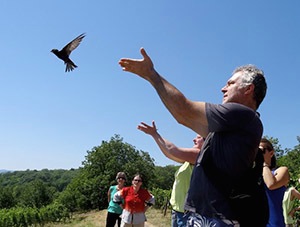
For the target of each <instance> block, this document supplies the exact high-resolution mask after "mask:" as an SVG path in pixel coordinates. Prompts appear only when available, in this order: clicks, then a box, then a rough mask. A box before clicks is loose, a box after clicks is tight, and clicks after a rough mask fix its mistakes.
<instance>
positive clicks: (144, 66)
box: [119, 48, 156, 81]
mask: <svg viewBox="0 0 300 227" xmlns="http://www.w3.org/2000/svg"><path fill="white" fill-rule="evenodd" d="M140 51H141V54H142V56H143V59H130V58H122V59H120V61H119V64H120V66H121V67H122V69H123V71H127V72H131V73H134V74H137V75H139V76H141V77H142V78H144V79H146V80H148V81H150V80H151V76H152V74H153V73H156V72H155V70H154V66H153V63H152V60H151V58H150V57H149V56H148V55H147V53H146V51H145V49H144V48H141V50H140Z"/></svg>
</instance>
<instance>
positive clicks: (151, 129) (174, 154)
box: [138, 121, 204, 227]
mask: <svg viewBox="0 0 300 227" xmlns="http://www.w3.org/2000/svg"><path fill="white" fill-rule="evenodd" d="M138 129H139V130H141V131H142V132H144V133H146V134H148V135H150V136H152V138H153V139H154V140H155V142H156V143H157V145H158V146H159V148H160V150H161V151H162V152H163V154H164V155H165V156H166V157H168V158H169V159H171V160H173V161H175V162H178V163H182V165H181V166H180V168H179V169H178V170H177V171H176V173H175V181H174V183H173V189H172V193H171V199H170V204H171V206H172V224H171V226H172V227H183V226H186V222H187V215H185V214H184V201H185V198H186V194H187V191H188V189H189V186H190V180H191V175H192V171H193V165H194V164H195V161H196V158H197V155H198V153H199V152H200V149H201V147H202V145H203V142H204V139H203V138H202V137H201V136H200V135H196V137H195V138H194V139H193V142H194V146H193V147H191V148H181V147H177V146H176V145H175V144H173V143H171V142H170V141H168V140H167V139H165V138H163V137H161V135H160V134H159V133H158V132H157V129H156V125H155V122H154V121H152V126H150V125H148V124H146V123H144V122H141V123H140V124H139V125H138Z"/></svg>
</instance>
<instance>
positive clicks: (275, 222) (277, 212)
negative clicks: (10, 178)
mask: <svg viewBox="0 0 300 227" xmlns="http://www.w3.org/2000/svg"><path fill="white" fill-rule="evenodd" d="M259 148H260V149H261V150H262V151H263V155H264V163H263V179H264V182H265V186H266V194H267V198H268V204H269V221H268V224H267V227H285V223H284V217H283V208H282V200H283V196H284V192H285V190H286V188H287V185H288V183H289V180H290V175H289V171H288V168H287V167H286V166H281V167H279V168H277V167H276V157H275V151H274V148H273V145H272V143H271V142H270V141H269V140H267V139H265V138H263V139H261V141H260V144H259Z"/></svg>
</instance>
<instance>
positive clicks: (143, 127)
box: [137, 121, 157, 136]
mask: <svg viewBox="0 0 300 227" xmlns="http://www.w3.org/2000/svg"><path fill="white" fill-rule="evenodd" d="M137 128H138V129H139V130H141V131H142V132H144V133H146V134H149V135H151V136H153V135H155V134H156V133H157V128H156V125H155V122H154V121H152V126H150V125H148V124H146V123H145V122H141V124H139V125H138V127H137Z"/></svg>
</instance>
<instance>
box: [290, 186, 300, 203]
mask: <svg viewBox="0 0 300 227" xmlns="http://www.w3.org/2000/svg"><path fill="white" fill-rule="evenodd" d="M293 199H299V200H300V192H299V191H298V190H297V189H296V188H293V189H292V200H293Z"/></svg>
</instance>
